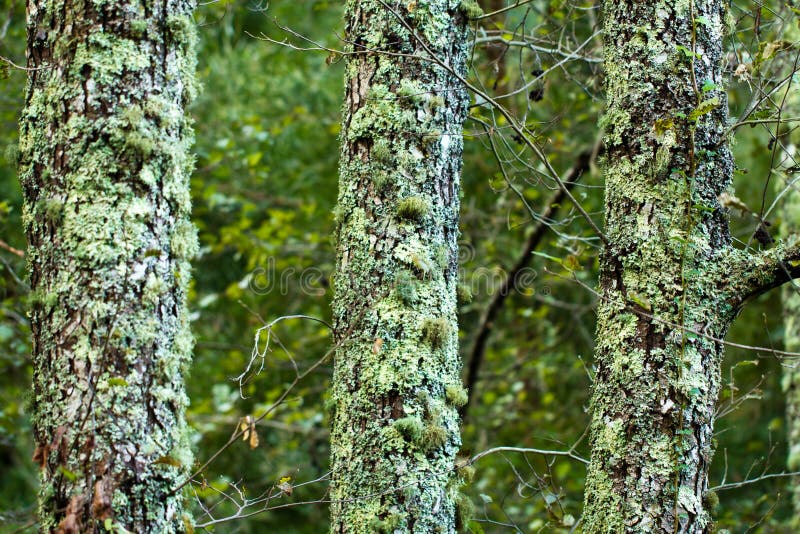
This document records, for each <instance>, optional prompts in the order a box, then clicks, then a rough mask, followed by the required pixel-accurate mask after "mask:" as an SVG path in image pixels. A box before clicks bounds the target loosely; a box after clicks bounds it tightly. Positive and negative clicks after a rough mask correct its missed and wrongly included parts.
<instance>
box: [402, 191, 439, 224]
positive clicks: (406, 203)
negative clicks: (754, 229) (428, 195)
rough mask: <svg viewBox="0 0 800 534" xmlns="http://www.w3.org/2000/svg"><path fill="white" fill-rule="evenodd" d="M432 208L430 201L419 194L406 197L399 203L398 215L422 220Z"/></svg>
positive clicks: (403, 217) (408, 218)
mask: <svg viewBox="0 0 800 534" xmlns="http://www.w3.org/2000/svg"><path fill="white" fill-rule="evenodd" d="M430 210H431V206H430V203H429V202H428V201H427V200H426V199H424V198H422V197H418V196H411V197H406V198H404V199H402V200H400V201H399V202H398V203H397V216H398V217H400V218H401V219H406V220H409V221H421V220H422V219H423V218H424V217H425V216H426V215H427V214H428V213H429V212H430Z"/></svg>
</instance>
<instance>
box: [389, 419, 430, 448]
mask: <svg viewBox="0 0 800 534" xmlns="http://www.w3.org/2000/svg"><path fill="white" fill-rule="evenodd" d="M393 426H394V428H395V429H396V430H397V431H398V432H399V433H400V435H401V436H403V439H404V440H406V442H408V443H413V444H417V443H419V442H420V439H421V438H422V432H423V428H424V427H423V424H422V420H420V418H419V417H415V416H409V417H403V418H402V419H397V420H395V422H394V423H393Z"/></svg>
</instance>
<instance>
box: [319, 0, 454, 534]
mask: <svg viewBox="0 0 800 534" xmlns="http://www.w3.org/2000/svg"><path fill="white" fill-rule="evenodd" d="M462 9H463V8H460V7H459V2H456V1H453V0H431V1H427V2H399V1H390V2H386V3H384V2H381V1H379V0H362V1H358V2H356V1H352V0H351V1H350V2H348V3H347V7H346V21H347V22H346V23H347V28H346V40H347V42H348V43H349V52H350V53H351V54H352V55H349V56H347V71H346V100H345V105H344V117H343V128H342V154H341V164H340V165H341V166H340V181H339V200H338V207H337V208H336V217H337V222H338V230H337V233H338V265H337V271H336V276H335V279H334V287H335V291H336V292H335V298H334V302H333V315H334V323H335V324H334V330H335V337H336V342H337V343H339V344H340V346H339V348H338V349H337V351H336V354H335V365H334V377H333V385H332V393H331V397H332V398H331V409H332V435H331V448H332V463H333V474H332V489H331V499H332V501H333V502H332V506H331V508H332V526H331V532H335V533H345V532H359V533H360V532H368V531H375V532H396V531H400V532H453V531H454V530H455V520H454V511H455V508H456V502H457V501H458V480H457V475H456V473H454V457H455V454H456V452H457V451H458V449H459V446H460V437H459V430H458V425H459V420H458V415H457V408H458V407H459V406H460V405H461V404H462V403H464V402H466V392H465V391H464V389H463V387H462V385H461V381H460V377H459V370H460V364H459V359H458V349H457V343H458V328H457V322H456V283H457V272H456V271H457V266H458V254H457V237H458V209H459V191H460V185H459V182H460V171H461V152H462V122H463V120H464V118H465V116H466V112H467V104H468V100H467V95H466V92H465V90H464V89H463V85H462V84H461V83H460V81H459V79H458V76H463V75H464V73H465V62H466V56H467V40H466V37H467V35H466V16H465V14H464V12H463V11H462ZM445 67H446V68H445ZM454 73H457V74H458V76H456V75H455V74H454Z"/></svg>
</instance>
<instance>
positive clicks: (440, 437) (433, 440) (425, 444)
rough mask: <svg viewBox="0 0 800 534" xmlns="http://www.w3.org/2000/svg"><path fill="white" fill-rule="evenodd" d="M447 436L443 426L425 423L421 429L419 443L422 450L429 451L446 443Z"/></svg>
mask: <svg viewBox="0 0 800 534" xmlns="http://www.w3.org/2000/svg"><path fill="white" fill-rule="evenodd" d="M448 438H449V434H448V432H447V430H446V429H445V428H443V427H441V426H439V425H435V424H428V425H425V428H424V429H423V431H422V436H421V437H420V441H419V444H420V447H421V448H422V450H424V451H425V452H431V451H435V450H437V449H440V448H442V447H443V446H444V444H445V443H447V439H448Z"/></svg>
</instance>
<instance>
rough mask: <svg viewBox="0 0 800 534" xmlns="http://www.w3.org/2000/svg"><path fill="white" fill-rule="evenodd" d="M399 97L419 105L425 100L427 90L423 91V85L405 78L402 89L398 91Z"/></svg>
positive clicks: (401, 85) (401, 82)
mask: <svg viewBox="0 0 800 534" xmlns="http://www.w3.org/2000/svg"><path fill="white" fill-rule="evenodd" d="M397 95H398V96H400V97H401V98H404V99H406V100H410V101H411V102H414V103H418V102H422V101H423V100H424V99H425V89H423V87H422V85H421V84H420V83H419V82H417V81H416V80H409V79H408V78H403V79H402V80H400V89H398V91H397Z"/></svg>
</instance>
